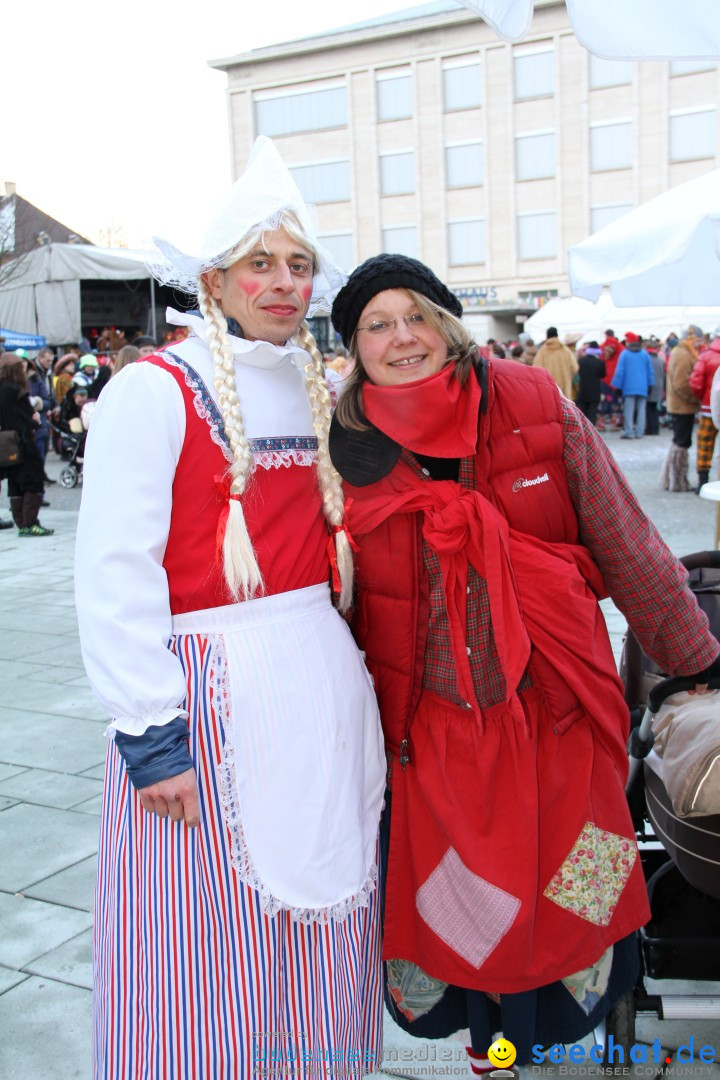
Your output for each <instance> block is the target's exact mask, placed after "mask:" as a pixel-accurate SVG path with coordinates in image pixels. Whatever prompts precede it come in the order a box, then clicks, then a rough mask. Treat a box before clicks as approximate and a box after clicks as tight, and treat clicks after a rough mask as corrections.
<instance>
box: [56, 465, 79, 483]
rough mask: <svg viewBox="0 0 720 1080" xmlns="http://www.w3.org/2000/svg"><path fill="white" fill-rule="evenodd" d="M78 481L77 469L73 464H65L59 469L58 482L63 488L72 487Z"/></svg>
mask: <svg viewBox="0 0 720 1080" xmlns="http://www.w3.org/2000/svg"><path fill="white" fill-rule="evenodd" d="M77 482H78V471H77V469H76V468H75V466H74V465H66V466H65V468H64V469H61V470H60V483H61V484H62V486H63V487H64V488H74V487H76V486H77Z"/></svg>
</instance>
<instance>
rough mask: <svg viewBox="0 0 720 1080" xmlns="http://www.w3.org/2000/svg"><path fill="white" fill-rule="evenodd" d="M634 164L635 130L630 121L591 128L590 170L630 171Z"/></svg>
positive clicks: (595, 125) (597, 125) (596, 125)
mask: <svg viewBox="0 0 720 1080" xmlns="http://www.w3.org/2000/svg"><path fill="white" fill-rule="evenodd" d="M632 163H633V130H632V122H631V121H630V120H623V121H621V122H620V123H613V124H594V125H593V126H592V127H591V128H590V169H591V171H592V172H605V171H607V170H608V169H629V168H631V167H632Z"/></svg>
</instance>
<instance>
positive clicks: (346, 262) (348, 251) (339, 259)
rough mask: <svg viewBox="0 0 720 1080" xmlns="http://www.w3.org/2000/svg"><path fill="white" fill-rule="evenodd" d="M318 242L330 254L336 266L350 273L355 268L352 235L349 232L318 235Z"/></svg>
mask: <svg viewBox="0 0 720 1080" xmlns="http://www.w3.org/2000/svg"><path fill="white" fill-rule="evenodd" d="M318 241H319V242H320V243H321V244H322V246H323V247H324V248H326V249H327V251H328V252H329V253H330V256H331V258H332V260H333V262H334V263H335V265H336V266H339V267H340V269H341V270H344V271H345V273H346V274H347V273H350V271H351V270H352V268H353V267H354V266H355V253H354V250H353V247H354V245H353V234H352V233H351V232H336V233H318Z"/></svg>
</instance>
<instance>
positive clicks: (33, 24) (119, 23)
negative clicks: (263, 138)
mask: <svg viewBox="0 0 720 1080" xmlns="http://www.w3.org/2000/svg"><path fill="white" fill-rule="evenodd" d="M418 2H419V0H418ZM409 6H412V0H363V4H362V14H360V13H359V9H357V8H355V9H353V8H351V7H348V6H347V5H345V4H342V3H338V0H305V2H304V3H300V2H299V0H250V2H248V0H235V2H232V3H231V2H230V0H211V2H210V3H208V4H205V3H202V2H198V3H194V4H193V3H189V2H188V0H174V2H173V3H172V4H170V3H160V2H158V0H124V2H123V3H122V4H121V5H119V6H114V7H113V6H112V5H111V6H108V5H107V4H102V3H98V2H97V0H93V2H92V3H90V2H88V0H67V2H65V3H63V4H52V5H45V4H43V5H40V4H37V3H34V2H33V0H20V2H15V3H8V4H6V5H5V10H4V11H3V15H2V39H3V45H2V56H1V59H0V72H1V74H2V79H1V81H0V88H1V89H0V94H1V95H2V96H1V101H2V106H1V108H0V180H10V181H14V183H15V184H16V185H17V192H18V194H19V195H22V196H23V197H24V198H25V199H28V200H29V201H30V202H32V203H34V204H35V205H36V206H38V207H40V209H41V210H44V211H45V212H46V213H48V214H50V215H51V216H52V217H55V218H57V219H58V220H59V221H62V222H63V223H64V224H65V225H68V226H69V227H70V228H72V229H75V230H76V231H77V232H79V233H80V234H82V235H84V236H87V237H88V239H90V240H93V241H95V242H97V241H98V239H99V236H100V230H103V231H105V232H107V230H109V229H114V230H115V231H117V229H118V227H121V228H122V231H123V233H124V237H125V240H126V243H127V244H128V245H129V246H131V247H143V246H147V244H148V243H149V241H150V237H151V236H152V234H153V233H159V234H160V235H166V236H168V237H169V238H170V239H173V240H180V239H182V238H183V237H184V236H192V235H193V234H195V233H197V232H198V231H202V227H203V226H204V223H205V221H206V220H207V216H208V215H207V212H206V207H207V206H208V204H209V200H215V199H217V197H218V195H219V194H221V193H222V192H223V191H224V190H225V188H226V187H227V186H228V185H229V182H230V162H229V149H228V129H227V112H226V100H225V88H226V83H227V77H226V75H225V73H224V72H219V71H213V70H211V69H210V68H209V67H208V66H207V61H208V60H211V59H217V58H219V57H227V56H233V55H235V54H237V53H240V52H245V51H247V50H249V49H253V48H257V47H258V46H261V45H268V44H272V43H275V42H280V41H289V40H292V39H293V38H297V37H305V36H307V35H309V34H312V33H313V32H315V33H318V34H319V33H322V32H323V31H324V30H327V29H330V28H335V27H337V26H342V25H346V24H347V23H349V22H353V21H355V20H356V19H358V18H368V17H371V16H373V15H377V14H379V13H382V12H388V11H395V10H400V9H401V8H403V7H409ZM255 12H257V14H256V13H255Z"/></svg>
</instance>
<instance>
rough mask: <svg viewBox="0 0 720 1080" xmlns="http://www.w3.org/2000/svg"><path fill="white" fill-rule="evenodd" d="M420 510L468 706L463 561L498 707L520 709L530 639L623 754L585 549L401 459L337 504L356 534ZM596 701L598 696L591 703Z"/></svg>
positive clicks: (621, 723) (611, 672)
mask: <svg viewBox="0 0 720 1080" xmlns="http://www.w3.org/2000/svg"><path fill="white" fill-rule="evenodd" d="M412 512H416V513H421V514H422V515H423V537H424V539H425V541H426V542H427V543H428V544H429V545H430V547H431V548H432V549H433V551H435V553H436V554H437V556H438V559H439V562H440V570H441V572H442V580H443V588H444V592H445V603H446V607H447V612H448V618H449V621H450V632H451V638H452V646H453V655H454V658H455V664H456V668H457V672H458V679H459V684H460V686H459V688H460V692H461V694H462V695H463V697H464V698H465V700H466V701H467V702H469V703H470V704H472V705H473V708H475V709H477V702H476V697H475V691H474V686H473V679H472V671H471V668H470V662H469V660H468V655H467V649H466V647H465V629H466V627H465V622H466V609H467V576H468V564H471V565H472V566H474V567H475V569H476V570H477V572H478V573H479V574H480V576H481V577H482V578H483V579H484V580H485V583H486V585H487V590H488V599H489V602H490V611H491V622H492V628H493V635H494V640H495V645H496V648H497V652H498V658H499V660H500V663H501V665H502V669H503V672H504V674H505V680H506V695H505V704H506V707H509V708H510V710H511V711H512V713H513V714H514V715H516V716H519V715H521V713H520V710H519V706H518V701H517V696H516V691H517V687H518V684H519V682H520V680H521V678H522V676H523V673H524V671H525V668H526V666H527V663H528V659H529V656H530V647H531V643H532V645H533V646H534V647H535V649H536V650H537V651H538V653H540V654H541V656H542V657H543V659H544V660H545V661H546V662H547V663H549V665H550V666H551V667H552V668H554V669H555V670H556V671H557V672H558V673H559V674H560V676H561V678H562V679H563V680H564V681H565V682H566V683H567V684H568V685H569V686H570V687H571V688H572V691H573V693H574V694H575V695H576V697H577V698H578V699H579V701H580V702H581V703H582V706H583V708H584V709H585V711H586V712H587V713H589V715H591V716H593V718H594V723H595V724H596V726H597V728H598V730H603V732H604V737H605V740H606V742H607V745H608V746H609V747H610V748H611V750H612V752H613V753H614V754H615V757H616V760H617V763H618V768H619V769H621V770H622V769H624V768H625V767H626V765H627V759H626V756H625V749H624V741H623V740H624V735H623V732H624V731H625V728H626V726H627V707H626V705H625V702H624V700H623V693H622V683H621V682H620V680H619V679H618V677H617V674H616V671H615V661H614V659H613V654H612V649H611V647H610V641H609V638H608V635H607V630H606V629H605V625H604V620H603V616H602V613H601V611H600V609H599V608H598V605H597V600H598V599H599V598H601V597H603V596H606V595H607V591H606V589H605V585H604V582H603V579H602V575H601V573H600V570H599V569H598V567H597V565H596V563H595V562H594V560H593V558H592V555H591V554H590V552H589V551H588V549H587V548H586V547H584V546H583V545H580V544H564V543H554V544H551V543H547V542H545V541H542V540H538V539H537V538H536V537H533V536H529V535H527V534H525V533H521V532H517V531H516V530H514V529H510V527H509V526H508V523H507V521H506V520H505V518H504V517H502V515H501V514H500V513H499V511H498V510H496V508H495V507H494V506H493V505H492V503H490V502H489V501H488V499H486V498H485V497H484V496H483V495H482V494H481V493H480V492H478V491H472V490H470V489H468V488H463V487H461V486H460V485H459V484H457V483H456V482H455V481H453V480H433V481H428V480H425V479H423V478H422V477H420V476H417V475H416V473H415V472H414V470H413V469H412V468H411V467H410V465H408V464H407V463H406V462H404V461H402V460H401V461H399V462H398V464H397V465H396V466H395V468H394V469H393V471H392V472H391V473H390V474H389V475H388V476H386V477H384V478H383V479H382V480H380V481H378V482H377V483H375V484H371V485H369V486H368V487H364V488H358V489H356V490H355V491H354V493H353V497H352V498H350V499H348V501H347V504H346V516H347V523H348V527H349V529H350V530H351V532H352V533H353V535H354V536H355V537H356V538H357V539H360V537H362V536H363V535H365V534H367V533H370V532H372V531H373V530H374V529H376V528H377V527H378V526H379V525H380V524H382V522H383V521H385V520H386V519H387V518H388V517H390V516H391V515H392V514H395V513H401V514H403V513H412ZM598 703H602V707H599V705H598Z"/></svg>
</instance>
